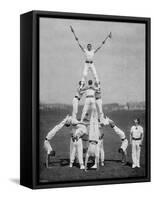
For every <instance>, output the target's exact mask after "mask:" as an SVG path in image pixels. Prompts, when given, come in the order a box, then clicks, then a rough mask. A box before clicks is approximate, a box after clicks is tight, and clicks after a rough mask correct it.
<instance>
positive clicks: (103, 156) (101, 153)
mask: <svg viewBox="0 0 154 200" xmlns="http://www.w3.org/2000/svg"><path fill="white" fill-rule="evenodd" d="M99 150H100V158H101V165H102V166H104V158H105V154H104V144H103V139H102V140H101V144H100V149H99Z"/></svg>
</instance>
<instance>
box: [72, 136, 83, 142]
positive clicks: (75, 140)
mask: <svg viewBox="0 0 154 200" xmlns="http://www.w3.org/2000/svg"><path fill="white" fill-rule="evenodd" d="M80 138H81V137H74V136H72V141H73V142H77V141H78V140H79V139H80Z"/></svg>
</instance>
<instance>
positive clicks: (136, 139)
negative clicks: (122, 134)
mask: <svg viewBox="0 0 154 200" xmlns="http://www.w3.org/2000/svg"><path fill="white" fill-rule="evenodd" d="M132 139H133V140H141V138H134V137H133V138H132Z"/></svg>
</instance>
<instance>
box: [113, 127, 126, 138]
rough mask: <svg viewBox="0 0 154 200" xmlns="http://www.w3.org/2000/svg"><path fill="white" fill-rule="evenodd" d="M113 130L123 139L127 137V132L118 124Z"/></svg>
mask: <svg viewBox="0 0 154 200" xmlns="http://www.w3.org/2000/svg"><path fill="white" fill-rule="evenodd" d="M113 130H114V131H115V132H116V133H117V134H118V135H119V137H120V138H121V139H124V138H125V137H126V136H125V133H124V132H123V131H122V130H121V129H120V128H118V127H117V126H114V127H113Z"/></svg>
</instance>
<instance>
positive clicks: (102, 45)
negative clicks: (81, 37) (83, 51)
mask: <svg viewBox="0 0 154 200" xmlns="http://www.w3.org/2000/svg"><path fill="white" fill-rule="evenodd" d="M104 44H105V41H103V42H102V43H101V45H100V46H99V47H98V48H97V49H95V51H94V52H95V53H96V52H97V51H98V50H100V49H101V48H102V46H103V45H104Z"/></svg>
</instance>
